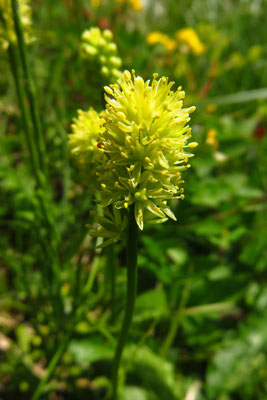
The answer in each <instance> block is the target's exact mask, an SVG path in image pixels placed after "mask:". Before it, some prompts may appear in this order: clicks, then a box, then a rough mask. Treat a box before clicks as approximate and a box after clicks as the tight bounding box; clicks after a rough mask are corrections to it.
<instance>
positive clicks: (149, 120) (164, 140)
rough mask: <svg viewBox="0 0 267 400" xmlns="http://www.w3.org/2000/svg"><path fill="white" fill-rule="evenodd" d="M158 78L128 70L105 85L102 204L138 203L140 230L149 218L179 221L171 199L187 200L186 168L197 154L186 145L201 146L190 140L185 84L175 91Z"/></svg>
mask: <svg viewBox="0 0 267 400" xmlns="http://www.w3.org/2000/svg"><path fill="white" fill-rule="evenodd" d="M157 78H158V74H154V75H153V80H152V82H151V83H150V81H149V80H148V81H146V82H145V81H144V80H143V79H142V78H141V77H140V76H137V77H136V76H135V73H134V71H132V74H131V73H130V72H129V71H124V73H123V74H122V76H121V78H120V79H119V80H118V81H117V84H114V85H110V86H106V87H105V91H106V93H107V95H106V96H105V97H106V101H107V108H106V111H105V113H104V114H103V118H104V120H105V124H104V127H105V130H104V131H103V132H102V133H101V134H100V135H99V137H100V139H99V145H100V146H99V147H101V149H100V150H101V151H102V153H104V155H105V158H106V159H105V161H104V163H103V164H102V165H101V167H100V168H99V169H98V172H97V175H98V182H99V184H100V186H101V196H102V206H103V207H104V208H105V207H107V206H109V205H111V204H112V205H114V206H115V208H117V209H120V208H126V209H127V208H128V207H129V206H130V205H131V204H134V208H135V218H136V222H137V224H138V226H139V228H140V229H143V226H144V223H160V222H164V221H166V220H167V219H168V217H170V218H172V219H174V220H176V218H175V216H174V214H173V212H172V211H171V210H170V208H169V206H168V201H169V200H171V199H183V197H184V195H183V188H182V184H183V182H184V181H183V179H182V171H184V170H186V169H187V168H189V167H190V164H188V159H189V157H192V156H193V155H192V154H190V153H187V152H186V151H185V148H187V147H191V148H193V147H195V146H196V145H197V144H196V143H195V142H193V143H190V144H187V141H188V139H189V138H190V137H191V129H190V127H189V126H188V125H187V123H188V122H189V120H190V117H189V114H190V113H191V112H193V111H194V109H195V107H190V108H182V106H183V98H184V92H183V91H182V90H181V87H179V88H178V89H177V90H176V91H172V90H171V88H172V87H173V85H174V82H169V80H168V78H166V77H162V78H160V79H159V80H158V79H157Z"/></svg>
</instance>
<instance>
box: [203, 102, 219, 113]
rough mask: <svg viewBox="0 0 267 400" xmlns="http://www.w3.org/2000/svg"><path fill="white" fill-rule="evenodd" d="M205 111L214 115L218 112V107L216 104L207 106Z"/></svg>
mask: <svg viewBox="0 0 267 400" xmlns="http://www.w3.org/2000/svg"><path fill="white" fill-rule="evenodd" d="M205 110H206V111H207V112H208V113H213V112H214V111H216V110H217V106H216V104H207V105H206V107H205Z"/></svg>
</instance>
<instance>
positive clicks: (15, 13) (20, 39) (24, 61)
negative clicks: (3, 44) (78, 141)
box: [11, 0, 48, 179]
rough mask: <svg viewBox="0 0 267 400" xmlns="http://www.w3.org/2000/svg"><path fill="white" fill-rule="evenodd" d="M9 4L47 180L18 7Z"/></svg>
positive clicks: (42, 166) (12, 0) (32, 84)
mask: <svg viewBox="0 0 267 400" xmlns="http://www.w3.org/2000/svg"><path fill="white" fill-rule="evenodd" d="M11 4H12V10H13V18H14V26H15V31H16V35H17V41H18V47H19V52H20V57H21V62H22V68H23V72H24V78H25V85H26V90H27V95H28V98H29V104H30V112H31V116H32V122H33V127H34V134H35V136H36V144H37V147H38V153H39V159H40V166H41V169H42V171H43V173H44V175H45V177H46V178H47V179H48V171H47V165H46V150H45V143H44V139H43V135H42V131H41V123H40V118H39V113H38V107H37V99H36V93H35V87H34V83H33V79H32V76H31V71H30V68H29V62H28V55H27V51H26V45H25V40H24V33H23V29H22V25H21V20H20V16H19V5H18V1H17V0H11Z"/></svg>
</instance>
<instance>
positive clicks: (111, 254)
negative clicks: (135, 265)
mask: <svg viewBox="0 0 267 400" xmlns="http://www.w3.org/2000/svg"><path fill="white" fill-rule="evenodd" d="M108 264H109V265H108V268H109V271H110V304H111V315H112V317H113V316H114V311H115V296H116V254H115V245H114V244H112V245H111V246H109V251H108Z"/></svg>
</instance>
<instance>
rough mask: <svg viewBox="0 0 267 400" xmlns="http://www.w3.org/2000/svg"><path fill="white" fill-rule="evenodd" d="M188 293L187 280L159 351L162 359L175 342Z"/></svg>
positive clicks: (188, 285)
mask: <svg viewBox="0 0 267 400" xmlns="http://www.w3.org/2000/svg"><path fill="white" fill-rule="evenodd" d="M191 273H192V266H190V267H189V275H191ZM189 291H190V279H188V281H187V282H186V284H185V286H184V289H183V292H182V296H181V300H180V303H179V306H178V308H177V310H176V312H175V314H174V318H173V319H172V322H171V326H170V329H169V332H168V334H167V336H166V338H165V340H164V342H163V345H162V348H161V350H160V355H161V356H162V357H165V355H166V354H167V353H168V351H169V349H170V347H171V346H172V344H173V342H174V340H175V337H176V335H177V332H178V328H179V325H180V320H181V317H182V314H183V310H184V308H185V306H186V303H187V299H188V295H189Z"/></svg>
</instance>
